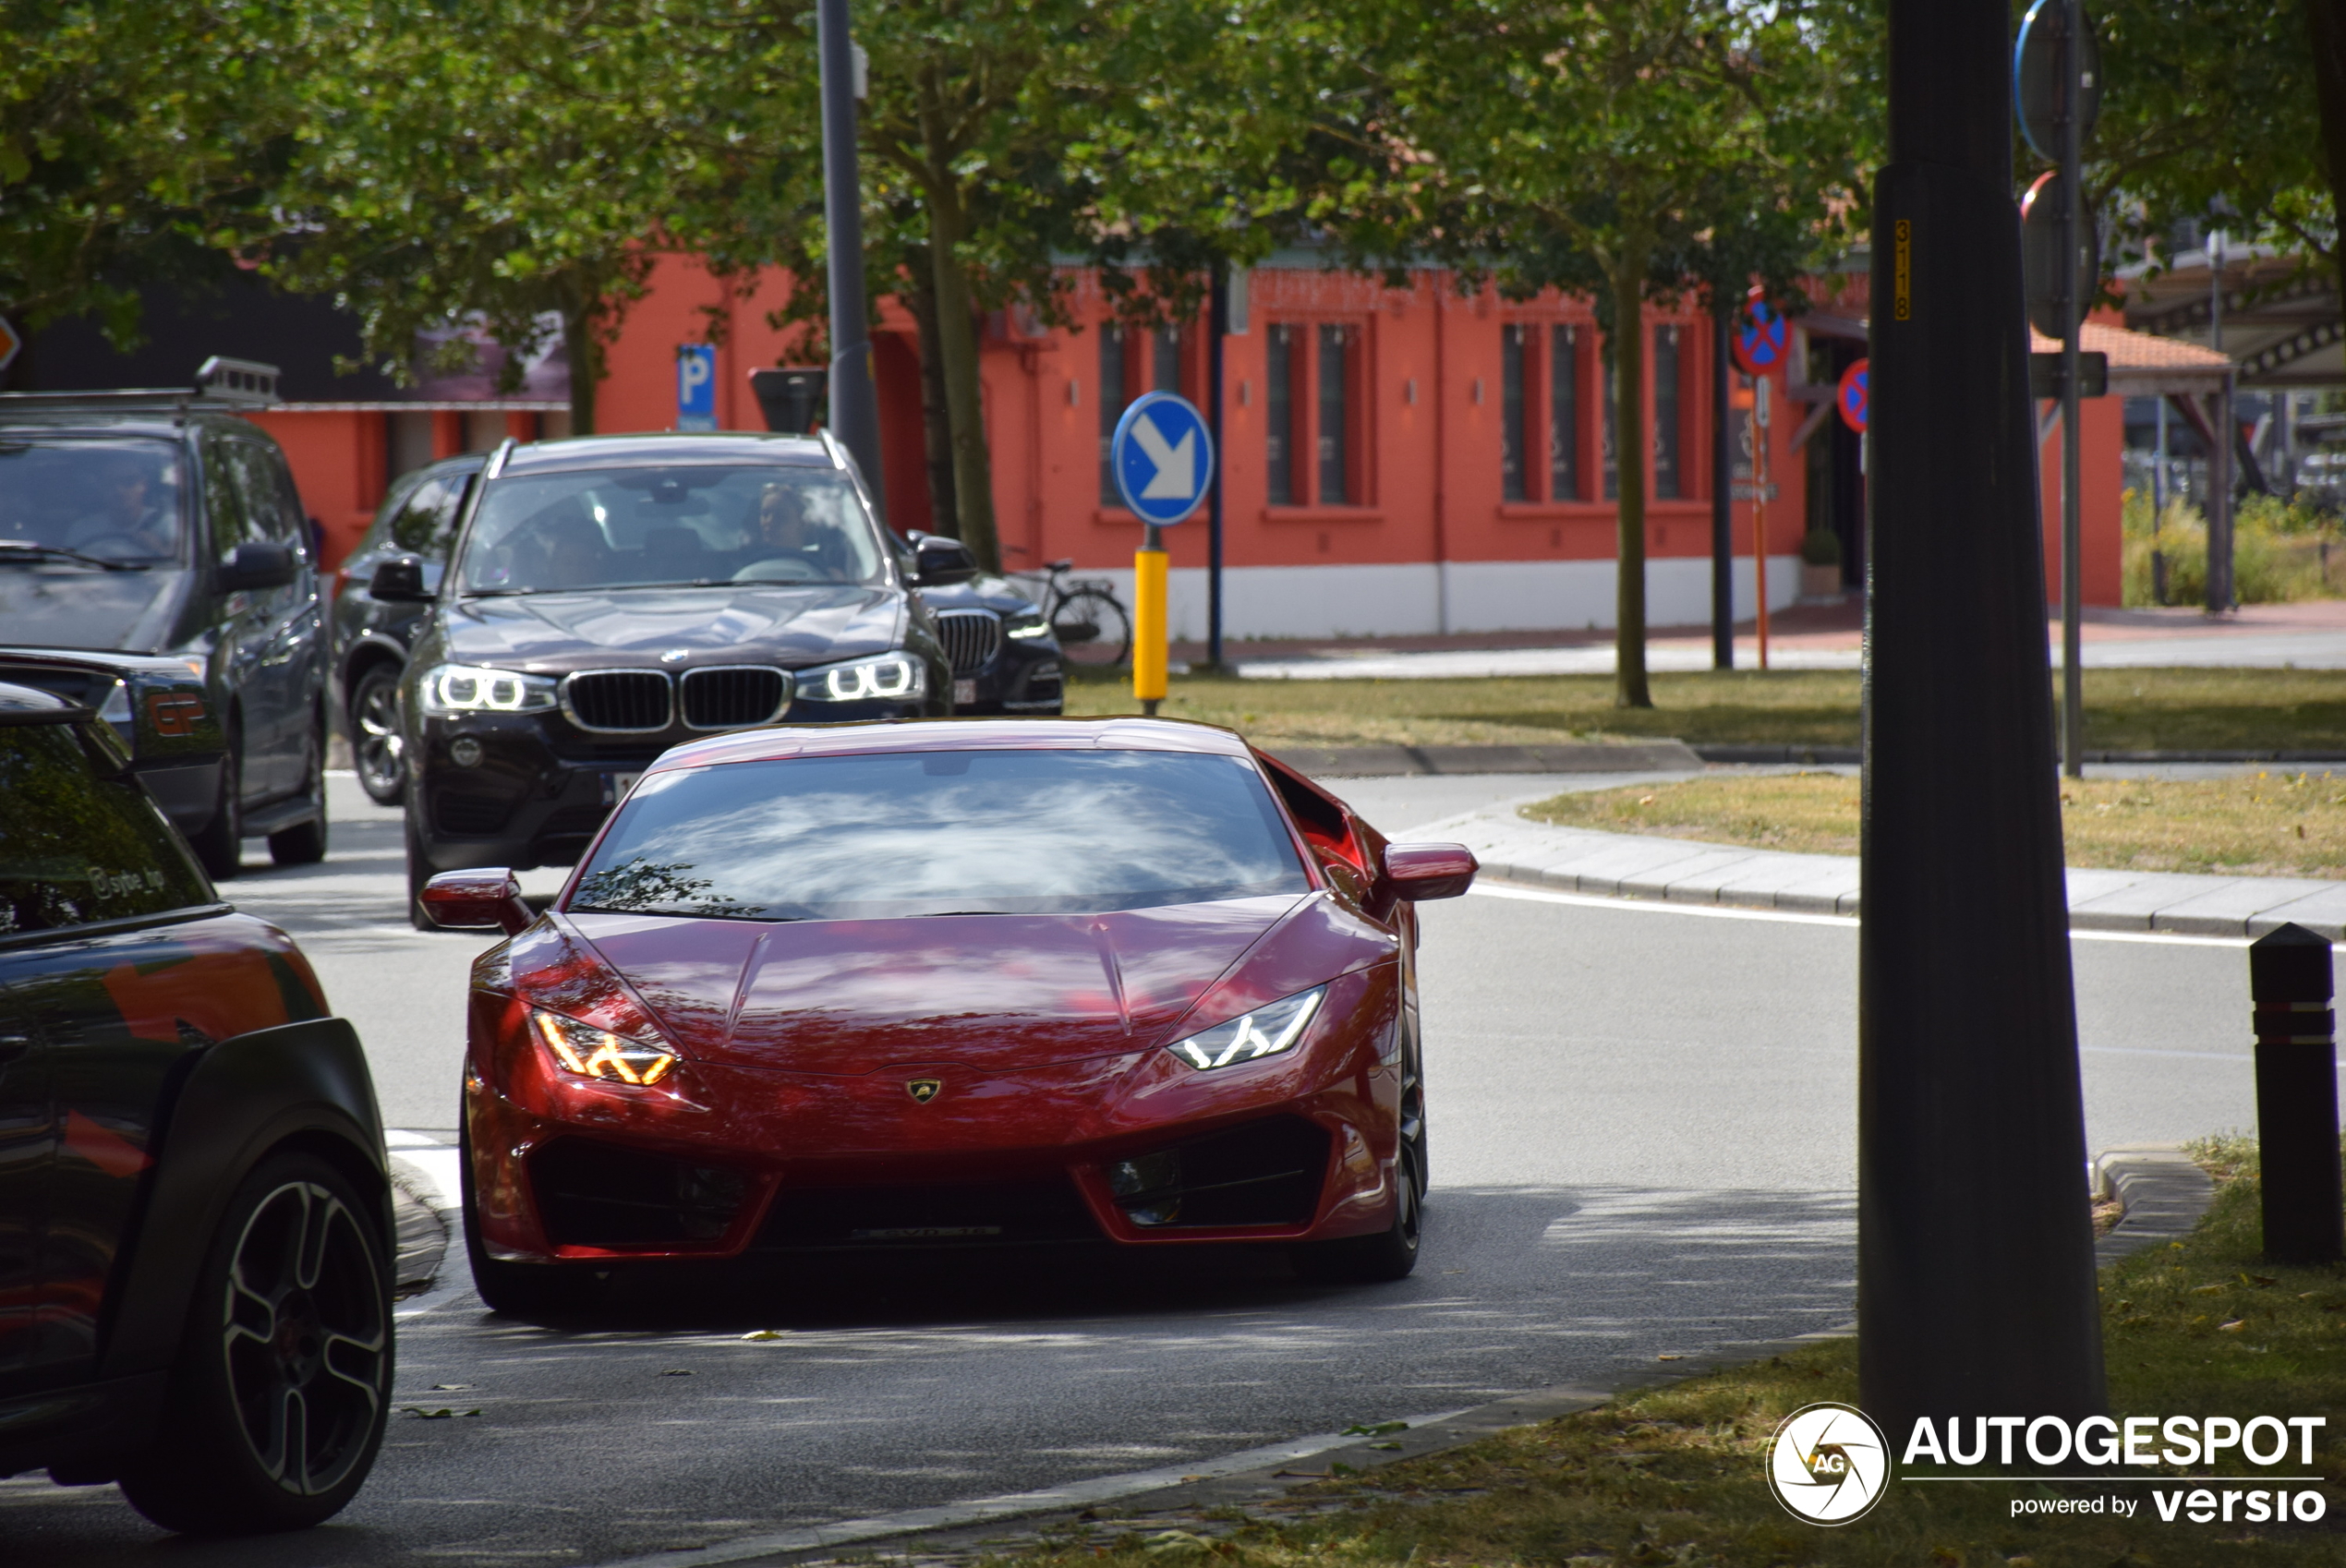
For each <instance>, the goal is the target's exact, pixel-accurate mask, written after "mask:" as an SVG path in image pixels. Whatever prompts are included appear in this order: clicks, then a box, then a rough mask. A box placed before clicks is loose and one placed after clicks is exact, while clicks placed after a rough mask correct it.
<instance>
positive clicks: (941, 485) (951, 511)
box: [904, 246, 961, 539]
mask: <svg viewBox="0 0 2346 1568" xmlns="http://www.w3.org/2000/svg"><path fill="white" fill-rule="evenodd" d="M911 271H912V286H911V287H910V288H908V289H907V290H905V293H904V306H905V308H906V309H908V310H910V311H912V313H913V322H914V324H916V325H917V326H918V327H919V328H920V344H921V445H922V447H923V449H924V454H925V456H926V457H927V459H928V513H929V528H930V531H931V532H934V533H938V534H943V535H945V536H947V537H950V538H956V539H958V538H960V537H961V510H960V508H958V507H956V506H955V505H954V504H953V416H952V411H951V409H950V407H949V405H948V404H947V402H946V397H945V349H944V345H943V344H942V342H941V340H940V339H939V338H938V337H937V272H936V270H935V266H934V263H932V262H931V261H930V259H929V257H928V249H927V247H925V246H923V247H920V248H919V249H918V250H917V251H916V252H915V254H914V256H913V266H912V269H911Z"/></svg>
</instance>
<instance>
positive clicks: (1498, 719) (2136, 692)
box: [1067, 669, 2346, 752]
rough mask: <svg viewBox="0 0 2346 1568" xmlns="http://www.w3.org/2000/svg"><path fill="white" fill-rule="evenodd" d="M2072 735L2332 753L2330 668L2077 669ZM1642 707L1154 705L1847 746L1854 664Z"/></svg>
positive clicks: (1213, 701) (1407, 732) (1454, 691)
mask: <svg viewBox="0 0 2346 1568" xmlns="http://www.w3.org/2000/svg"><path fill="white" fill-rule="evenodd" d="M2085 685H2086V745H2087V746H2088V747H2090V748H2093V749H2095V750H2106V751H2325V752H2327V751H2338V752H2346V671H2338V670H2316V669H2088V670H2086V676H2085ZM1652 686H1653V700H1654V706H1652V707H1651V708H1618V707H1615V706H1613V678H1612V677H1611V676H1605V675H1552V676H1502V677H1490V678H1484V679H1476V680H1458V681H1241V680H1239V679H1236V678H1235V677H1231V676H1212V675H1194V676H1176V677H1175V678H1174V679H1173V681H1172V683H1171V691H1170V694H1169V695H1168V696H1167V700H1166V703H1165V706H1164V707H1163V709H1162V710H1161V711H1162V712H1164V713H1165V714H1166V715H1167V716H1168V717H1171V718H1195V719H1203V721H1205V722H1206V723H1209V724H1221V725H1227V726H1228V727H1229V728H1231V729H1234V730H1240V731H1242V732H1244V733H1245V734H1246V735H1247V736H1249V737H1250V738H1251V739H1253V740H1256V741H1258V742H1264V743H1265V744H1276V743H1278V742H1288V743H1290V744H1297V743H1302V744H1312V745H1323V746H1342V745H1368V744H1374V743H1378V742H1398V743H1401V744H1404V745H1436V746H1438V745H1479V744H1506V743H1513V744H1518V745H1536V744H1546V743H1553V742H1558V741H1572V740H1582V741H1603V740H1648V739H1654V738H1658V737H1664V736H1667V737H1675V738H1676V739H1678V740H1682V741H1686V742H1689V743H1693V744H1704V743H1714V742H1715V743H1720V744H1735V743H1742V744H1757V745H1791V746H1855V745H1856V744H1857V741H1858V735H1857V672H1856V671H1855V670H1789V671H1771V672H1768V673H1766V674H1762V673H1760V671H1758V670H1733V671H1728V672H1725V673H1716V672H1704V673H1699V674H1663V675H1656V676H1654V677H1653V680H1652ZM1067 708H1068V712H1070V714H1076V715H1081V716H1094V715H1105V714H1120V713H1137V712H1139V711H1140V707H1139V705H1138V704H1137V703H1135V702H1134V701H1133V700H1132V695H1131V684H1130V682H1129V681H1125V680H1121V679H1108V678H1104V677H1082V676H1079V678H1078V679H1076V680H1075V681H1070V684H1069V687H1068V704H1067Z"/></svg>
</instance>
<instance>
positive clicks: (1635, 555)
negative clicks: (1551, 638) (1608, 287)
mask: <svg viewBox="0 0 2346 1568" xmlns="http://www.w3.org/2000/svg"><path fill="white" fill-rule="evenodd" d="M1644 290H1645V257H1644V256H1643V255H1642V254H1639V253H1632V254H1630V255H1627V256H1625V257H1624V258H1623V259H1620V260H1618V261H1616V262H1615V263H1614V268H1613V469H1614V498H1615V500H1616V501H1618V503H1619V506H1620V518H1621V525H1620V542H1619V545H1618V547H1617V549H1616V551H1615V553H1616V555H1617V557H1618V563H1617V570H1616V572H1615V574H1614V619H1615V621H1616V624H1617V627H1618V630H1617V631H1616V632H1615V633H1614V659H1613V663H1614V675H1613V706H1615V707H1651V706H1653V694H1652V692H1651V691H1650V690H1649V689H1648V688H1647V685H1646V417H1645V416H1646V397H1645V389H1646V351H1645V332H1646V324H1645V293H1644Z"/></svg>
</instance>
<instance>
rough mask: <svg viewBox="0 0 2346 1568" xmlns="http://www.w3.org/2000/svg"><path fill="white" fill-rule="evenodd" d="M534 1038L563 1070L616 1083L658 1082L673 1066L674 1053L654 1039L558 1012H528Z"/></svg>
mask: <svg viewBox="0 0 2346 1568" xmlns="http://www.w3.org/2000/svg"><path fill="white" fill-rule="evenodd" d="M529 1021H530V1022H531V1023H532V1024H533V1025H535V1026H536V1028H537V1030H538V1038H539V1039H540V1040H543V1041H544V1042H545V1043H546V1044H547V1046H548V1048H549V1049H550V1050H551V1051H552V1052H553V1053H554V1060H556V1061H558V1062H560V1063H561V1064H562V1070H563V1071H565V1072H574V1073H576V1074H577V1075H578V1076H579V1077H581V1078H599V1079H603V1080H607V1081H611V1082H616V1083H658V1082H659V1080H661V1079H663V1078H665V1077H667V1076H668V1069H669V1068H671V1067H674V1066H675V1065H676V1053H674V1052H673V1051H671V1050H670V1049H669V1048H668V1047H667V1046H665V1045H663V1044H660V1043H659V1042H657V1041H645V1040H635V1039H631V1038H630V1037H628V1036H627V1035H624V1034H613V1033H612V1032H611V1031H610V1030H608V1029H597V1028H596V1027H595V1026H594V1025H593V1024H590V1023H580V1022H579V1021H578V1020H577V1019H566V1018H564V1017H562V1015H561V1014H560V1013H532V1014H530V1015H529Z"/></svg>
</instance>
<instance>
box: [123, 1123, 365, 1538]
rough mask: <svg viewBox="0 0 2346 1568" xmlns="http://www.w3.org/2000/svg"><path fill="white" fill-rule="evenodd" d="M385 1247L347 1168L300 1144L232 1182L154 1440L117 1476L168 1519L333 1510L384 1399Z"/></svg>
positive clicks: (217, 1528) (141, 1506)
mask: <svg viewBox="0 0 2346 1568" xmlns="http://www.w3.org/2000/svg"><path fill="white" fill-rule="evenodd" d="M389 1264H390V1260H389V1257H388V1255H387V1251H386V1248H385V1245H384V1241H383V1237H382V1234H381V1221H380V1220H379V1219H372V1218H369V1211H368V1205H367V1203H366V1201H365V1200H363V1199H361V1198H360V1197H359V1196H358V1193H357V1189H356V1188H354V1187H353V1186H352V1184H351V1182H350V1180H349V1178H347V1177H346V1176H344V1175H343V1174H342V1173H341V1172H339V1171H337V1170H335V1169H334V1168H333V1166H332V1165H329V1164H326V1163H325V1162H324V1161H322V1160H320V1159H317V1158H315V1157H313V1156H310V1155H307V1154H290V1155H280V1156H277V1157H275V1158H272V1159H271V1160H269V1161H267V1162H265V1163H264V1164H262V1165H261V1166H260V1169H259V1170H257V1171H255V1172H254V1173H253V1175H252V1176H251V1177H250V1178H248V1180H247V1181H246V1182H245V1184H244V1186H243V1187H242V1188H239V1189H238V1190H237V1193H236V1200H235V1201H233V1202H232V1203H231V1204H230V1205H229V1208H228V1214H227V1218H226V1221H225V1223H224V1224H223V1225H222V1226H221V1230H220V1234H219V1235H218V1236H216V1237H214V1239H213V1242H212V1254H211V1256H210V1257H209V1258H208V1259H207V1260H206V1261H205V1267H204V1271H203V1273H202V1275H201V1276H200V1278H199V1280H198V1281H197V1286H196V1300H195V1305H194V1307H193V1309H191V1311H190V1313H189V1315H188V1321H187V1339H186V1340H185V1341H184V1343H183V1344H182V1345H181V1347H180V1355H179V1363H178V1366H177V1368H176V1369H175V1371H174V1374H173V1381H172V1388H171V1394H170V1398H169V1402H168V1405H167V1406H166V1410H165V1414H164V1417H163V1426H162V1429H161V1432H160V1436H159V1438H158V1441H156V1443H155V1445H154V1446H153V1447H152V1448H151V1450H149V1451H148V1452H147V1453H145V1454H143V1455H141V1456H140V1457H139V1459H138V1460H137V1461H136V1462H135V1463H133V1464H132V1465H130V1466H128V1467H127V1469H126V1471H125V1473H124V1475H123V1477H122V1490H123V1492H124V1494H125V1495H126V1496H127V1497H128V1498H129V1500H130V1502H131V1504H132V1506H134V1507H136V1508H137V1509H138V1510H139V1512H140V1513H141V1514H145V1515H147V1517H148V1518H150V1519H152V1520H153V1521H154V1522H155V1523H156V1524H158V1525H161V1526H163V1527H165V1528H166V1529H173V1530H187V1531H203V1532H210V1533H234V1532H241V1531H259V1530H287V1529H301V1528H304V1527H306V1526H311V1525H315V1524H317V1523H319V1522H320V1521H321V1520H323V1519H326V1518H329V1517H331V1516H332V1515H333V1514H335V1513H337V1512H339V1511H340V1510H341V1508H342V1507H343V1505H344V1504H345V1503H346V1502H349V1501H350V1499H351V1497H352V1496H353V1495H354V1494H355V1493H357V1490H358V1488H359V1486H360V1484H361V1483H362V1482H364V1481H365V1479H366V1478H367V1472H368V1471H369V1469H370V1468H371V1467H372V1466H373V1465H374V1461H375V1451H376V1449H377V1448H378V1447H379V1446H380V1445H381V1441H382V1431H383V1421H384V1418H385V1417H386V1416H387V1415H388V1414H389V1401H390V1398H391V1375H392V1341H391V1294H390V1285H389V1282H390V1278H391V1269H390V1266H389Z"/></svg>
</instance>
